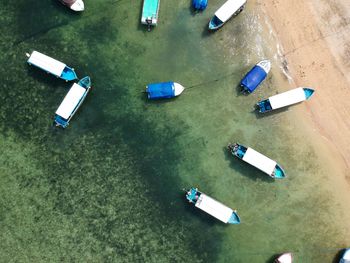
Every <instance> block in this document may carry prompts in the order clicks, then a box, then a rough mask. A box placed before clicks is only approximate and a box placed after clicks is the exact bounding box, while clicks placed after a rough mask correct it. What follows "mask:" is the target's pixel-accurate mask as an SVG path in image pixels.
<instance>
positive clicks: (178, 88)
mask: <svg viewBox="0 0 350 263" xmlns="http://www.w3.org/2000/svg"><path fill="white" fill-rule="evenodd" d="M184 89H185V88H184V87H183V86H182V85H181V84H179V83H176V82H172V81H169V82H160V83H152V84H148V85H147V86H146V93H148V98H149V99H151V100H155V99H169V98H174V97H177V96H179V95H180V94H181V93H182V92H183V91H184Z"/></svg>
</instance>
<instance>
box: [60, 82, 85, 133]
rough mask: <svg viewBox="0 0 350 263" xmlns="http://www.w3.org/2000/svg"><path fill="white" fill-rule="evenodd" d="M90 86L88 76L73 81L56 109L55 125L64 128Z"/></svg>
mask: <svg viewBox="0 0 350 263" xmlns="http://www.w3.org/2000/svg"><path fill="white" fill-rule="evenodd" d="M90 88H91V80H90V77H85V78H82V79H81V80H80V81H79V82H78V84H77V83H74V84H73V86H72V87H71V88H70V90H69V91H68V93H67V95H66V96H65V97H64V99H63V101H62V103H61V105H60V106H59V107H58V109H57V110H56V115H55V121H54V123H55V125H56V126H60V127H62V128H66V127H67V126H68V125H69V121H70V120H71V119H72V117H73V115H74V114H75V113H76V111H77V110H78V109H79V107H80V105H81V104H82V103H83V101H84V99H85V97H86V95H87V94H88V92H89V90H90Z"/></svg>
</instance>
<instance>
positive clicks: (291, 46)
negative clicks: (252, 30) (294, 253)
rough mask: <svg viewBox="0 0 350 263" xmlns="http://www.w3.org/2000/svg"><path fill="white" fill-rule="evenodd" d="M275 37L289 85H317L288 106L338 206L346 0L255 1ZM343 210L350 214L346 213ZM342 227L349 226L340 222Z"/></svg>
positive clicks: (349, 54)
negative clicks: (308, 95) (299, 101)
mask: <svg viewBox="0 0 350 263" xmlns="http://www.w3.org/2000/svg"><path fill="white" fill-rule="evenodd" d="M259 4H260V5H261V6H262V9H263V12H264V14H265V18H266V20H267V21H268V23H269V24H270V25H271V26H272V30H273V33H274V34H275V35H276V38H277V39H278V40H279V41H280V45H281V47H280V48H279V49H280V59H281V60H282V65H284V67H283V69H284V71H285V73H287V75H288V76H290V86H291V87H290V88H295V87H299V86H304V87H305V86H309V87H313V88H314V89H315V90H316V93H315V95H314V96H313V98H312V99H311V100H310V101H308V102H307V103H303V104H302V105H300V106H297V107H295V109H293V111H294V113H295V114H296V115H297V118H299V119H300V121H301V123H302V125H301V126H302V127H301V128H302V129H305V130H309V132H310V133H311V135H312V137H313V138H314V139H313V140H314V141H315V143H316V144H317V145H318V151H319V154H320V158H321V159H323V160H324V166H325V167H327V166H328V168H326V169H329V171H330V172H329V173H328V174H329V181H330V182H331V184H332V187H333V194H334V196H336V197H338V202H339V203H341V206H342V207H343V211H347V210H348V209H347V204H349V202H350V173H349V167H350V118H349V116H350V103H349V101H350V91H349V88H350V73H349V72H350V1H348V0H331V1H324V0H311V1H303V0H290V1H279V0H268V1H259ZM344 216H345V217H346V218H350V213H348V212H345V213H344ZM344 227H345V228H346V229H347V230H345V229H344V233H346V232H348V226H347V225H346V223H345V225H344Z"/></svg>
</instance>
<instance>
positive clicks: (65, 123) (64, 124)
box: [54, 114, 69, 129]
mask: <svg viewBox="0 0 350 263" xmlns="http://www.w3.org/2000/svg"><path fill="white" fill-rule="evenodd" d="M54 125H55V126H56V127H62V128H64V129H65V128H67V127H68V125H69V121H68V120H66V119H63V118H62V117H61V116H59V115H57V114H56V115H55V120H54Z"/></svg>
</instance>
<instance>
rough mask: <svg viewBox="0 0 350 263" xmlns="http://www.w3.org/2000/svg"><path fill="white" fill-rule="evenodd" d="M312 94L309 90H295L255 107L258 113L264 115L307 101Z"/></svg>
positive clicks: (261, 102) (270, 98)
mask: <svg viewBox="0 0 350 263" xmlns="http://www.w3.org/2000/svg"><path fill="white" fill-rule="evenodd" d="M313 93H314V90H313V89H311V88H296V89H292V90H289V91H286V92H283V93H280V94H277V95H274V96H272V97H269V98H268V99H266V100H262V101H259V102H258V103H257V107H258V109H259V112H260V113H264V112H268V111H272V110H276V109H280V108H283V107H287V106H290V105H293V104H296V103H299V102H302V101H304V100H308V99H309V98H310V97H311V96H312V95H313Z"/></svg>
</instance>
